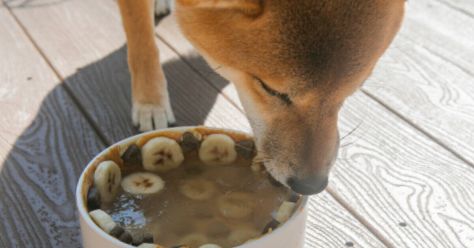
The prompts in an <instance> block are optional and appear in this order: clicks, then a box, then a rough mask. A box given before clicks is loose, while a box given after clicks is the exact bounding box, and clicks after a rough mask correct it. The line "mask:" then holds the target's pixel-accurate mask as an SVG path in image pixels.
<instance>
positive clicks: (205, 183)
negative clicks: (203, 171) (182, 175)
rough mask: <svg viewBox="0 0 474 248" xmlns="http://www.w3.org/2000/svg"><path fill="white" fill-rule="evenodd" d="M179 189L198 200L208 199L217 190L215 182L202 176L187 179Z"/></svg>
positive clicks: (190, 197)
mask: <svg viewBox="0 0 474 248" xmlns="http://www.w3.org/2000/svg"><path fill="white" fill-rule="evenodd" d="M179 190H180V192H181V193H182V194H183V195H185V196H186V197H188V198H189V199H192V200H196V201H202V200H207V199H209V198H211V197H212V196H213V195H214V194H215V193H216V191H217V190H216V186H215V184H214V183H213V182H211V181H209V180H206V179H200V178H199V179H191V180H187V181H185V182H184V183H183V184H182V185H181V187H180V188H179Z"/></svg>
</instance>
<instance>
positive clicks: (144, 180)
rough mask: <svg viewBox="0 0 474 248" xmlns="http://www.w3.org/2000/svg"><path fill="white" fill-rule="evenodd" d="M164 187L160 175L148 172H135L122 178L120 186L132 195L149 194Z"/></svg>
mask: <svg viewBox="0 0 474 248" xmlns="http://www.w3.org/2000/svg"><path fill="white" fill-rule="evenodd" d="M164 187H165V182H164V181H163V179H161V177H159V176H157V175H155V174H153V173H149V172H136V173H133V174H130V175H128V176H126V177H125V178H124V179H123V180H122V188H123V190H125V191H126V192H128V193H130V194H134V195H149V194H155V193H158V192H160V191H161V190H162V189H163V188H164Z"/></svg>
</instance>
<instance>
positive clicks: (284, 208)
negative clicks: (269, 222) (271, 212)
mask: <svg viewBox="0 0 474 248" xmlns="http://www.w3.org/2000/svg"><path fill="white" fill-rule="evenodd" d="M295 207H296V203H294V202H289V201H285V202H283V203H282V204H281V206H280V208H279V209H278V212H277V213H276V215H275V220H277V221H278V222H280V223H284V222H286V221H287V220H288V219H289V218H290V217H291V215H292V214H293V211H295Z"/></svg>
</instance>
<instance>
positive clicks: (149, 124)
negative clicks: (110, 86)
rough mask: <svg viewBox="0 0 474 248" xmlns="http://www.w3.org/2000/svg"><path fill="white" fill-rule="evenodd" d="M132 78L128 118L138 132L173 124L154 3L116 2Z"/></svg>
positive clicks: (143, 0) (144, 0)
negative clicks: (159, 45)
mask: <svg viewBox="0 0 474 248" xmlns="http://www.w3.org/2000/svg"><path fill="white" fill-rule="evenodd" d="M159 1H160V0H159ZM118 3H119V6H120V12H121V14H122V21H123V26H124V28H125V33H126V36H127V46H128V65H129V69H130V73H131V76H132V119H133V123H134V124H135V125H137V126H139V128H140V131H148V130H152V129H153V127H154V128H156V129H158V128H165V127H167V125H168V124H172V123H174V122H175V118H174V115H173V111H172V109H171V105H170V101H169V95H168V89H167V82H166V78H165V76H164V73H163V69H162V68H161V64H160V58H159V51H158V48H157V46H156V44H155V34H154V10H155V8H154V0H119V1H118Z"/></svg>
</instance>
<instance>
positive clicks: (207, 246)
mask: <svg viewBox="0 0 474 248" xmlns="http://www.w3.org/2000/svg"><path fill="white" fill-rule="evenodd" d="M199 248H222V247H220V246H218V245H215V244H205V245H201V246H199Z"/></svg>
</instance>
